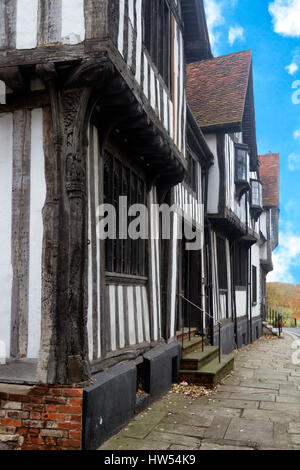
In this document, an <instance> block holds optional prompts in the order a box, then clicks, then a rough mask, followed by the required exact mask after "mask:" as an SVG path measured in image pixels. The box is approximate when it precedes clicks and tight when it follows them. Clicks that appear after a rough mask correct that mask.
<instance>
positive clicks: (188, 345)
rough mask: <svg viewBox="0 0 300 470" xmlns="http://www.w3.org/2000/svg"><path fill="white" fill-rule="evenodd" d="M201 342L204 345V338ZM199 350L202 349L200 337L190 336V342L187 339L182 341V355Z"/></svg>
mask: <svg viewBox="0 0 300 470" xmlns="http://www.w3.org/2000/svg"><path fill="white" fill-rule="evenodd" d="M203 341H204V344H205V342H206V338H205V336H204V339H203ZM200 348H202V336H192V337H191V340H190V341H189V340H188V339H185V340H184V341H183V355H185V354H187V353H189V352H194V351H198V350H199V349H200Z"/></svg>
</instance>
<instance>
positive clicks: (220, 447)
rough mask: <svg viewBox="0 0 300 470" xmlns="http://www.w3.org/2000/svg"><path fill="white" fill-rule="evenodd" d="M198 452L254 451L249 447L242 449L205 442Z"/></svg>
mask: <svg viewBox="0 0 300 470" xmlns="http://www.w3.org/2000/svg"><path fill="white" fill-rule="evenodd" d="M200 450H220V451H222V450H254V449H253V448H251V447H243V446H238V445H236V446H230V445H226V444H223V445H222V444H215V443H214V442H206V441H202V443H201V447H200Z"/></svg>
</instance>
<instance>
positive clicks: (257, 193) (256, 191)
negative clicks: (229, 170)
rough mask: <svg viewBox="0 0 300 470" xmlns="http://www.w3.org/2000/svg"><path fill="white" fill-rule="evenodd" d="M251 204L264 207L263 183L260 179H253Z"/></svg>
mask: <svg viewBox="0 0 300 470" xmlns="http://www.w3.org/2000/svg"><path fill="white" fill-rule="evenodd" d="M251 206H252V207H257V208H262V184H261V182H260V181H258V180H254V179H252V180H251Z"/></svg>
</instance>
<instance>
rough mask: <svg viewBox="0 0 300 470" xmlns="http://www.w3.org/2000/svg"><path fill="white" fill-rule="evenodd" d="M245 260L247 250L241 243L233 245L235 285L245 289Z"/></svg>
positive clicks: (246, 258)
mask: <svg viewBox="0 0 300 470" xmlns="http://www.w3.org/2000/svg"><path fill="white" fill-rule="evenodd" d="M247 260H248V248H247V247H246V246H245V245H243V244H242V243H236V245H235V260H234V278H235V285H236V286H238V287H245V288H246V287H247Z"/></svg>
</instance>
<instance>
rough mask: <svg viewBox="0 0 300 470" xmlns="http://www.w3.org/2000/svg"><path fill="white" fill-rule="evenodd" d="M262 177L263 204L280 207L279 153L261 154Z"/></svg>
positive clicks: (260, 171) (260, 170)
mask: <svg viewBox="0 0 300 470" xmlns="http://www.w3.org/2000/svg"><path fill="white" fill-rule="evenodd" d="M259 160H260V169H259V174H260V179H261V182H262V185H263V205H264V206H265V207H279V153H268V154H266V155H260V156H259Z"/></svg>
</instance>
